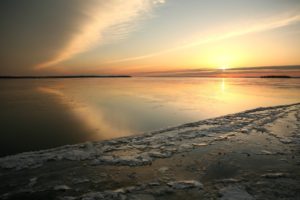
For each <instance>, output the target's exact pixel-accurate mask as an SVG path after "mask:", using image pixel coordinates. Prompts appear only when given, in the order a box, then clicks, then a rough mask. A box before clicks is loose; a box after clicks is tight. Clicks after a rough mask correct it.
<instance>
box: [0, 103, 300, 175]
mask: <svg viewBox="0 0 300 200" xmlns="http://www.w3.org/2000/svg"><path fill="white" fill-rule="evenodd" d="M299 106H300V104H299V103H298V104H292V105H281V106H275V107H265V108H256V109H252V110H247V111H244V112H240V113H236V114H230V115H226V116H221V117H218V118H213V119H208V120H203V121H198V122H194V123H188V124H183V125H180V126H176V127H171V128H168V129H164V130H158V131H154V132H151V133H145V134H142V135H137V136H129V137H123V138H117V139H113V140H107V141H100V142H86V143H81V144H75V145H65V146H61V147H57V148H53V149H48V150H42V151H34V152H25V153H20V154H17V155H13V156H6V157H2V158H0V167H1V168H6V169H16V170H21V169H25V168H37V167H40V166H42V165H43V164H44V163H46V162H48V161H59V160H64V159H65V160H72V161H80V160H91V162H92V164H105V165H129V166H135V165H146V164H149V163H151V162H152V160H154V159H156V158H166V157H170V156H172V155H173V154H174V153H180V152H184V151H187V150H190V149H193V148H197V147H198V146H203V145H208V144H210V143H211V142H213V141H214V140H212V141H210V142H209V143H207V144H206V143H197V142H198V141H196V140H195V139H197V138H202V137H217V138H215V140H219V139H220V140H222V139H223V138H226V137H230V136H232V135H233V134H234V133H233V132H242V133H248V132H250V131H252V130H256V131H258V132H264V131H265V130H264V128H262V126H264V125H265V124H267V123H271V122H272V121H274V120H276V119H277V118H280V116H282V115H284V114H286V113H287V112H290V110H291V109H295V108H299ZM226 133H229V135H224V134H226ZM218 136H219V137H218ZM134 150H138V152H134ZM119 151H132V152H130V153H128V155H118V154H119ZM114 152H116V153H114Z"/></svg>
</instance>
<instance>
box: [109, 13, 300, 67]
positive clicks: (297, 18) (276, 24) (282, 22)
mask: <svg viewBox="0 0 300 200" xmlns="http://www.w3.org/2000/svg"><path fill="white" fill-rule="evenodd" d="M298 22H300V15H294V16H288V17H282V18H281V19H273V20H269V21H265V22H260V23H257V24H252V25H249V26H247V27H242V28H239V29H237V30H235V31H230V32H227V33H222V34H216V35H213V36H209V37H206V38H201V39H199V40H197V41H194V42H191V43H186V44H183V45H180V46H177V47H174V48H170V49H165V50H163V51H159V52H155V53H150V54H145V55H140V56H134V57H129V58H123V59H117V60H112V61H107V62H106V63H121V62H129V61H135V60H142V59H146V58H151V57H154V56H159V55H162V54H166V53H170V52H174V51H177V50H182V49H187V48H191V47H196V46H200V45H204V44H207V43H211V42H217V41H221V40H225V39H230V38H234V37H238V36H243V35H247V34H251V33H259V32H264V31H269V30H273V29H277V28H281V27H285V26H289V25H292V24H295V23H298Z"/></svg>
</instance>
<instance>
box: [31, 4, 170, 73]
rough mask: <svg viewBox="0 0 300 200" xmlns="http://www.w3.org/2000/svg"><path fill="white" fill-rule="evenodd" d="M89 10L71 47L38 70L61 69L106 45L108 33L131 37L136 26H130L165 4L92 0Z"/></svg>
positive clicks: (65, 47)
mask: <svg viewBox="0 0 300 200" xmlns="http://www.w3.org/2000/svg"><path fill="white" fill-rule="evenodd" d="M92 2H93V3H92V4H91V6H90V7H89V8H87V9H86V10H84V14H85V15H86V16H87V20H86V21H84V22H83V23H82V24H80V26H79V29H78V31H77V32H76V33H74V34H73V35H72V36H71V37H70V39H69V41H68V42H67V44H66V45H65V46H64V47H63V48H62V49H61V50H59V52H58V53H57V54H56V56H54V57H53V58H51V59H49V60H47V61H45V62H43V63H40V64H38V65H37V66H36V67H35V68H36V69H44V68H48V67H51V66H54V65H57V64H59V63H61V62H63V61H66V60H68V59H71V58H72V57H74V56H75V55H77V54H80V53H83V52H85V51H88V50H90V49H92V48H94V47H96V46H98V45H100V44H102V43H104V42H105V38H104V34H105V32H106V31H107V30H109V31H112V32H114V34H116V35H119V36H120V35H121V38H122V37H124V35H126V34H128V33H129V32H130V31H131V30H130V28H132V26H126V23H131V22H134V21H135V20H137V19H139V18H140V17H141V16H142V14H145V13H149V12H151V10H152V9H153V7H154V6H155V5H157V4H162V3H164V2H165V1H164V0H129V1H124V0H110V1H107V0H92ZM121 25H124V27H128V28H129V30H128V29H126V30H121V32H119V33H118V31H119V30H118V28H115V30H114V27H118V26H121Z"/></svg>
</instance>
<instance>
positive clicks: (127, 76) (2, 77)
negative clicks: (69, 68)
mask: <svg viewBox="0 0 300 200" xmlns="http://www.w3.org/2000/svg"><path fill="white" fill-rule="evenodd" d="M59 78H63V79H66V78H131V76H130V75H70V76H0V79H59Z"/></svg>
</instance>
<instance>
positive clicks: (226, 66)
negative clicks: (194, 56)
mask: <svg viewBox="0 0 300 200" xmlns="http://www.w3.org/2000/svg"><path fill="white" fill-rule="evenodd" d="M219 69H220V70H222V71H226V69H228V65H221V66H220V67H219Z"/></svg>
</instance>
